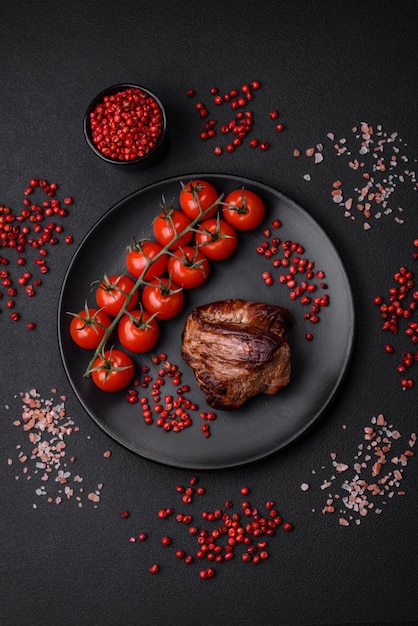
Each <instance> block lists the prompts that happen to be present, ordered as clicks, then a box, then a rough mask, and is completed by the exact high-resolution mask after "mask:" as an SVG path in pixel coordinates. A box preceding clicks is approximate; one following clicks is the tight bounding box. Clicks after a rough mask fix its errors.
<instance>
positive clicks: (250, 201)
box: [222, 189, 266, 230]
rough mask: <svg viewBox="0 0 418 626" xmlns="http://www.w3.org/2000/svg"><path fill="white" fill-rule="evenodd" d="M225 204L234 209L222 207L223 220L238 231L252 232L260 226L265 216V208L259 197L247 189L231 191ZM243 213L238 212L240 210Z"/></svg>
mask: <svg viewBox="0 0 418 626" xmlns="http://www.w3.org/2000/svg"><path fill="white" fill-rule="evenodd" d="M225 204H232V205H233V206H235V207H237V208H238V210H236V209H228V208H227V207H225V206H224V207H223V209H222V214H223V217H224V219H225V220H226V221H227V222H228V223H229V224H231V225H232V226H233V227H234V228H236V229H238V230H253V229H254V228H257V226H260V224H261V222H262V221H263V219H264V216H265V214H266V208H265V205H264V202H263V200H262V199H261V198H260V196H259V195H257V194H256V193H254V192H253V191H250V190H249V189H244V190H242V189H236V190H235V191H231V193H229V194H228V195H227V196H226V198H225ZM242 209H243V210H244V211H245V212H242V213H241V212H240V210H242Z"/></svg>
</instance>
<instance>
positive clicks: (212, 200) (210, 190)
mask: <svg viewBox="0 0 418 626" xmlns="http://www.w3.org/2000/svg"><path fill="white" fill-rule="evenodd" d="M218 198H219V196H218V192H217V191H216V189H215V187H214V186H213V185H211V184H210V183H208V182H207V181H205V180H201V179H198V178H197V179H194V180H191V181H190V182H188V183H187V184H186V185H184V187H183V188H182V190H181V191H180V195H179V203H180V207H181V209H182V211H183V212H184V213H185V214H186V215H187V216H188V217H189V218H190V219H191V220H195V219H196V218H197V217H199V215H200V214H201V213H202V212H204V211H206V210H207V209H209V208H210V207H211V206H213V208H212V209H211V210H210V211H208V212H207V213H206V214H205V217H204V219H209V218H210V217H213V216H214V215H215V213H216V211H217V210H218V205H217V204H216V201H217V200H218Z"/></svg>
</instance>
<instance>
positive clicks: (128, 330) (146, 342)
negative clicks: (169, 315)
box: [118, 309, 160, 353]
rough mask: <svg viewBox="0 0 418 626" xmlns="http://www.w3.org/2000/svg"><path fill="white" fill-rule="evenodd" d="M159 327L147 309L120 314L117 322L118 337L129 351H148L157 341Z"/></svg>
mask: <svg viewBox="0 0 418 626" xmlns="http://www.w3.org/2000/svg"><path fill="white" fill-rule="evenodd" d="M159 333H160V331H159V328H158V324H157V321H156V320H155V318H154V317H153V316H152V315H151V314H150V313H148V311H141V310H140V309H137V310H135V311H130V312H129V313H125V314H124V315H122V317H121V319H120V321H119V324H118V337H119V341H120V342H121V344H122V346H123V347H124V348H126V349H127V350H130V351H131V352H137V353H139V352H148V351H149V350H152V348H153V347H154V346H155V344H156V343H157V341H158V337H159Z"/></svg>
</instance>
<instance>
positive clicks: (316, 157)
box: [293, 122, 418, 230]
mask: <svg viewBox="0 0 418 626" xmlns="http://www.w3.org/2000/svg"><path fill="white" fill-rule="evenodd" d="M351 130H352V136H349V137H348V139H347V138H346V137H342V138H341V139H339V140H336V138H335V134H334V133H333V132H329V133H328V134H327V139H328V140H329V141H330V142H331V145H332V148H331V151H332V152H331V156H335V155H336V156H337V157H339V158H340V160H342V161H343V162H345V164H346V165H348V167H349V168H350V169H351V170H352V172H356V173H357V176H356V177H355V182H354V183H350V184H347V185H346V184H345V183H344V182H343V181H342V180H341V179H340V178H338V179H337V180H334V181H333V182H332V189H331V192H330V193H331V198H332V201H333V203H334V205H336V206H338V207H341V208H342V209H344V217H346V218H350V219H351V220H355V219H356V218H357V217H361V218H362V219H363V220H364V221H363V228H364V230H369V229H370V228H371V227H372V224H371V221H372V219H371V218H374V219H376V220H378V219H380V218H381V217H382V216H388V215H392V216H393V218H394V220H395V222H397V223H398V224H402V223H403V222H404V216H403V210H404V209H403V207H401V206H396V203H397V202H396V200H397V198H396V190H397V188H398V185H400V184H410V185H412V188H413V190H414V191H416V190H417V189H418V182H417V176H416V172H415V171H414V170H412V169H411V168H410V166H409V165H408V163H409V162H410V160H411V159H410V157H409V156H408V155H407V154H406V148H407V145H408V144H407V143H405V142H404V141H403V140H402V139H401V137H400V136H399V134H398V133H397V132H392V133H388V132H386V131H384V130H383V129H382V126H381V125H378V126H376V128H373V127H372V126H371V125H369V124H368V123H367V122H360V124H359V125H358V126H354V127H353V128H352V129H351ZM326 152H327V148H326V147H325V146H324V144H322V143H318V144H316V146H315V147H309V148H306V149H305V150H303V151H302V150H299V149H295V150H294V151H293V155H294V156H295V157H300V156H305V157H307V158H308V160H309V162H310V164H313V165H318V164H319V163H322V162H323V161H324V157H325V154H326ZM412 161H413V162H414V163H416V161H417V159H416V158H414V159H412ZM303 178H304V180H306V181H310V180H311V179H312V171H311V172H310V173H306V174H304V176H303ZM351 185H352V186H351ZM347 187H349V188H347Z"/></svg>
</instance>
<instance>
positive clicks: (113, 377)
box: [91, 348, 134, 392]
mask: <svg viewBox="0 0 418 626" xmlns="http://www.w3.org/2000/svg"><path fill="white" fill-rule="evenodd" d="M133 376H134V364H133V362H132V359H131V357H130V356H129V355H128V354H126V352H124V351H123V350H117V349H115V348H111V349H110V350H106V351H105V352H104V354H103V355H99V356H98V357H97V358H96V359H95V360H94V362H93V367H92V369H91V377H92V380H93V382H94V384H95V385H96V386H97V387H99V389H102V390H103V391H111V392H114V391H120V390H121V389H123V388H124V387H126V386H127V385H129V383H130V382H131V380H132V378H133Z"/></svg>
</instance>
